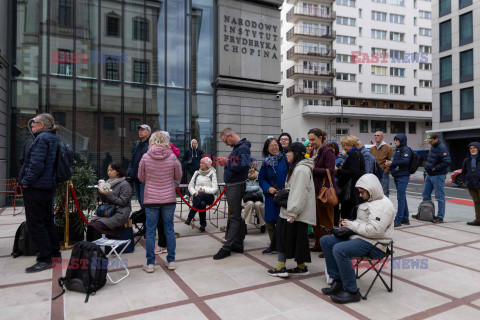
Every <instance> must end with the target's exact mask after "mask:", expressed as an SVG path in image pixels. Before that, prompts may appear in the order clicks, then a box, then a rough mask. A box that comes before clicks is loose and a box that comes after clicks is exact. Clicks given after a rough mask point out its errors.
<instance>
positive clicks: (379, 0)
mask: <svg viewBox="0 0 480 320" xmlns="http://www.w3.org/2000/svg"><path fill="white" fill-rule="evenodd" d="M372 2H376V3H387V0H372Z"/></svg>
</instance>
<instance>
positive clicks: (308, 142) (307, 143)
mask: <svg viewBox="0 0 480 320" xmlns="http://www.w3.org/2000/svg"><path fill="white" fill-rule="evenodd" d="M309 144H310V140H305V142H304V143H303V145H304V146H305V148H306V147H307V146H308V145H309Z"/></svg>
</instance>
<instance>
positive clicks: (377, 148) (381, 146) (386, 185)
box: [370, 131, 393, 197]
mask: <svg viewBox="0 0 480 320" xmlns="http://www.w3.org/2000/svg"><path fill="white" fill-rule="evenodd" d="M383 138H384V137H383V132H382V131H377V132H375V145H374V146H373V147H372V148H370V152H371V153H372V155H373V156H374V158H375V161H377V162H378V164H379V165H380V168H381V169H382V171H383V177H382V180H381V181H380V182H381V183H382V188H383V193H384V194H385V196H386V197H388V196H389V195H390V192H389V190H390V173H389V172H390V169H389V168H388V167H387V166H386V165H385V161H387V160H391V159H392V157H393V148H392V147H391V146H389V145H388V144H386V143H385V142H384V141H383Z"/></svg>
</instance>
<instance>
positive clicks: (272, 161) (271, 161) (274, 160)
mask: <svg viewBox="0 0 480 320" xmlns="http://www.w3.org/2000/svg"><path fill="white" fill-rule="evenodd" d="M282 157H283V153H282V152H279V153H277V154H276V155H274V156H272V155H268V156H267V157H266V158H265V160H264V161H265V163H266V165H267V166H268V167H272V168H275V167H276V166H277V165H278V161H279V160H280V159H282Z"/></svg>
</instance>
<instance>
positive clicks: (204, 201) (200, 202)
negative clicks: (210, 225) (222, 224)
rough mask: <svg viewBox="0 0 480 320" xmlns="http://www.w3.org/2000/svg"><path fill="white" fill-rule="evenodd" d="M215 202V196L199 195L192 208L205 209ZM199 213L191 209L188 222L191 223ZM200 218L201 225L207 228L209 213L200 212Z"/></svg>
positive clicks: (194, 198)
mask: <svg viewBox="0 0 480 320" xmlns="http://www.w3.org/2000/svg"><path fill="white" fill-rule="evenodd" d="M213 201H215V196H214V195H213V194H208V193H199V194H198V195H197V196H196V197H193V201H192V206H193V207H194V208H197V209H200V210H202V209H205V208H206V207H207V206H209V205H211V204H212V203H213ZM196 213H197V211H195V210H193V209H190V213H189V214H188V221H191V220H192V219H193V218H195V214H196ZM198 215H199V217H200V225H201V226H204V227H206V226H207V213H206V212H199V213H198Z"/></svg>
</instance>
